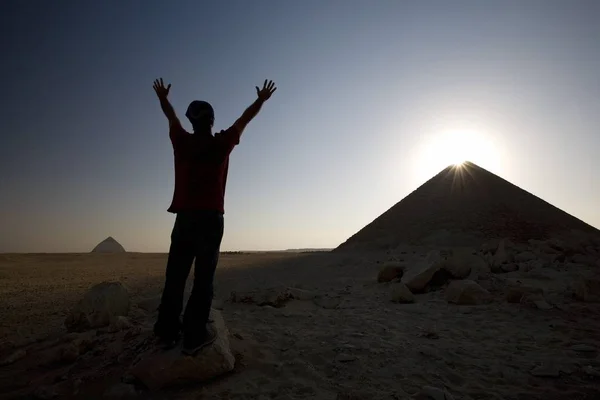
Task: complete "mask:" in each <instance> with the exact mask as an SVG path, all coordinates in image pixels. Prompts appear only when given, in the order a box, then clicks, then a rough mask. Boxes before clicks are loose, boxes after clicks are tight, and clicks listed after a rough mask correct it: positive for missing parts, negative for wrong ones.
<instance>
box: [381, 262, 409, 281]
mask: <svg viewBox="0 0 600 400" xmlns="http://www.w3.org/2000/svg"><path fill="white" fill-rule="evenodd" d="M403 274H404V267H403V266H402V265H398V264H386V265H385V266H384V267H383V268H382V269H381V270H380V271H379V273H378V274H377V282H379V283H382V282H391V281H393V280H394V279H402V275H403Z"/></svg>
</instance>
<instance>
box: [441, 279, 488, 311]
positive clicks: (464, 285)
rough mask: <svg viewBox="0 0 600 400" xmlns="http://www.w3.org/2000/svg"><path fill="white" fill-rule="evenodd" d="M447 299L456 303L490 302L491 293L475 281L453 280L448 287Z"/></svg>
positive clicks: (474, 303) (475, 303)
mask: <svg viewBox="0 0 600 400" xmlns="http://www.w3.org/2000/svg"><path fill="white" fill-rule="evenodd" d="M446 300H448V302H449V303H454V304H463V305H477V304H483V303H487V302H489V301H490V300H491V295H490V292H488V291H487V290H485V289H484V288H482V287H481V286H479V285H478V284H477V282H475V281H471V280H462V281H452V282H451V283H450V285H448V287H447V288H446Z"/></svg>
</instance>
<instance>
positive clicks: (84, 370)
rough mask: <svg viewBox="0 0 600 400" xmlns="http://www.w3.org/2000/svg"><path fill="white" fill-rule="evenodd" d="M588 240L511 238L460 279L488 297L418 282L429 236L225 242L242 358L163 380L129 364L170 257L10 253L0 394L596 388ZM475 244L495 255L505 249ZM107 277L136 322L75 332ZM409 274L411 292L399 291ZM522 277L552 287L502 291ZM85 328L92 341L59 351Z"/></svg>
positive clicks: (1, 270)
mask: <svg viewBox="0 0 600 400" xmlns="http://www.w3.org/2000/svg"><path fill="white" fill-rule="evenodd" d="M495 246H497V243H495V244H494V245H493V246H492V247H495ZM503 246H504V245H502V247H503ZM532 246H533V245H532ZM535 246H537V247H536V248H539V247H540V246H541V245H540V244H539V243H538V244H535ZM535 246H534V247H535ZM488 247H489V246H488ZM506 248H507V249H508V246H506ZM590 248H591V249H590ZM504 250H505V249H504V248H503V249H502V251H504ZM588 250H590V252H591V254H592V255H591V256H589V255H588V256H586V257H587V258H581V257H579V259H573V258H574V257H576V255H575V256H574V255H572V252H571V253H569V256H568V257H566V258H565V257H562V258H561V257H560V256H559V257H555V256H553V257H551V261H546V262H538V263H536V262H537V261H539V260H532V259H531V258H533V257H524V256H522V255H523V254H527V253H529V254H530V255H531V253H532V252H536V254H538V255H540V257H541V256H542V255H543V254H542V253H540V252H538V251H537V250H536V249H532V248H531V246H530V248H525V247H523V246H514V249H513V252H514V255H513V256H511V260H522V261H521V262H520V263H517V261H515V263H514V264H510V265H516V267H514V268H513V267H507V265H509V264H507V263H506V262H504V263H503V264H502V268H504V270H502V269H498V268H496V269H495V270H489V269H487V268H483V269H482V270H478V271H475V270H474V267H473V268H472V270H471V271H470V273H469V276H468V277H466V276H463V278H468V279H469V282H476V285H480V288H481V290H483V291H485V293H486V294H485V296H484V298H481V299H480V298H479V297H478V294H477V293H475V294H474V295H473V296H470V295H469V293H464V294H465V296H463V295H462V294H461V295H460V296H458V298H457V297H454V298H453V297H452V296H453V295H452V294H451V293H450V292H451V289H450V285H452V284H453V283H455V280H454V279H450V278H451V277H450V278H449V277H446V279H444V281H443V282H438V284H436V285H435V286H433V285H430V286H428V287H427V288H425V289H424V290H416V289H414V288H415V286H414V282H415V278H414V277H415V276H422V274H423V271H426V270H424V269H423V268H424V267H423V266H425V267H426V266H427V265H431V261H432V254H433V258H434V259H438V260H439V258H440V255H439V253H440V250H439V249H436V248H433V247H429V248H425V247H415V246H412V247H411V246H405V247H403V248H398V249H395V250H394V251H388V252H375V253H366V252H362V253H349V252H327V253H302V254H294V253H277V252H272V253H225V254H222V256H221V261H220V264H219V267H218V270H217V276H216V294H215V301H214V304H213V308H214V309H215V310H219V311H220V312H221V313H222V317H223V320H224V323H225V325H226V327H227V329H228V337H229V344H230V347H231V352H232V354H233V355H234V357H235V367H234V369H233V371H231V372H229V373H227V374H224V375H222V376H220V377H218V378H216V379H212V380H210V381H208V382H202V383H188V384H181V385H175V386H169V387H165V388H161V389H158V390H148V388H144V387H143V385H140V384H139V382H137V383H136V382H133V383H132V382H131V381H127V380H126V379H124V377H125V376H126V375H127V370H128V368H129V367H130V365H131V364H132V363H133V362H135V358H136V357H137V356H138V354H137V353H139V352H140V351H142V350H140V349H141V348H142V347H143V346H146V347H148V346H149V345H148V343H149V340H150V339H149V338H151V336H152V335H151V328H152V323H153V318H154V316H155V312H154V310H153V309H152V307H144V304H146V305H147V304H148V302H150V303H152V301H156V299H157V298H158V296H159V295H160V291H161V288H162V284H163V275H164V267H165V263H166V257H167V256H166V254H141V253H124V254H2V255H0V301H1V307H0V313H1V315H0V321H1V327H0V339H1V341H2V345H1V348H0V360H1V361H0V364H3V365H2V366H0V398H6V399H13V398H15V399H16V398H40V399H41V398H65V399H76V398H78V399H79V398H80V399H92V398H127V396H130V397H132V398H144V399H161V398H169V399H305V398H312V399H332V400H335V399H340V400H341V399H365V400H366V399H405V398H407V399H409V398H422V399H442V400H443V399H506V400H507V399H522V400H525V399H540V400H542V399H544V400H551V399H570V400H576V399H598V398H600V357H599V350H600V333H599V332H600V303H597V302H595V301H594V299H595V298H594V296H593V295H595V294H593V293H592V294H589V293H587V292H586V293H585V294H583V295H581V294H580V296H579V297H580V298H579V300H578V299H576V298H574V295H573V293H574V290H575V291H576V289H573V288H577V287H578V286H577V285H578V284H582V283H581V282H582V279H583V278H589V277H593V276H595V275H596V274H597V271H598V268H599V266H598V265H596V264H595V260H597V259H598V257H597V256H596V254H600V249H598V248H594V247H593V246H588ZM597 250H598V251H599V252H598V253H596V251H597ZM471 252H472V253H473V254H471V256H473V257H479V258H478V260H479V261H481V260H488V261H489V262H490V263H492V264H493V262H494V257H498V254H499V253H500V252H501V251H500V249H499V248H495V249H494V248H493V249H491V250H490V251H489V253H487V254H486V250H485V249H483V250H481V249H474V250H472V251H471ZM443 254H448V253H447V252H446V253H444V252H442V257H443ZM457 254H458V253H457ZM502 256H503V257H504V256H506V255H502ZM528 258H529V259H528ZM542 258H543V257H542ZM527 259H528V260H527ZM462 260H463V261H461V262H463V263H471V261H472V260H471V259H469V260H471V261H468V262H467V261H464V260H466V259H465V258H464V257H463V259H462ZM523 260H526V261H523ZM382 269H383V270H384V271H387V272H390V271H392V273H393V274H396V273H397V272H398V271H399V270H402V273H400V275H396V276H389V277H387V278H386V277H385V276H383V275H385V273H383V275H382V272H381V271H382ZM467 272H469V271H467ZM402 274H403V275H404V277H402ZM415 274H416V275H415ZM419 274H421V275H419ZM407 277H408V279H407ZM411 279H412V280H411ZM104 281H120V282H122V283H123V284H124V286H125V287H126V288H127V291H128V293H129V296H130V298H131V304H132V306H131V310H130V312H129V315H128V317H127V318H128V319H129V324H128V326H127V328H126V329H123V330H119V329H117V330H107V329H103V328H99V329H93V330H89V331H87V332H81V333H67V330H66V328H65V325H64V321H65V318H66V317H67V316H68V314H69V312H70V310H71V309H72V308H73V307H74V306H75V305H76V303H77V302H78V301H79V300H80V299H81V298H82V296H83V295H84V294H85V293H86V291H87V290H88V289H89V288H90V287H91V286H93V285H95V284H98V283H100V282H104ZM456 281H459V280H456ZM401 282H405V283H406V286H405V285H404V283H401ZM189 283H191V282H189ZM588 283H589V282H588ZM400 285H401V286H402V290H405V289H406V287H407V286H408V287H410V288H411V291H414V292H415V294H414V295H412V294H411V293H408V294H406V293H405V292H402V293H403V294H402V295H397V294H396V293H397V292H396V291H397V290H398V288H399V287H400ZM523 287H528V288H530V289H528V290H531V288H539V289H540V290H541V291H543V295H542V297H541V298H540V297H533V298H531V299H530V300H531V301H527V296H522V297H519V298H518V299H517V300H516V301H514V300H509V301H507V298H508V297H510V294H509V293H510V291H511V290H512V289H515V288H523ZM188 289H189V288H188ZM587 289H589V287H588V288H587ZM525 292H527V291H525ZM525 292H524V293H525ZM289 293H292V295H289ZM297 293H300V295H298V294H297ZM536 293H537V292H536ZM513 294H514V293H513ZM507 296H508V297H507ZM582 297H586V298H585V299H584V298H582ZM260 299H267V300H266V301H262V300H260ZM457 299H458V300H457ZM465 299H466V300H465ZM392 300H394V301H392ZM86 335H87V336H86ZM77 340H78V341H79V342H77V343H83V342H84V341H85V343H86V346H85V350H81V349H78V350H76V351H75V353H74V354H71V355H69V352H68V351H67V352H65V350H61V349H64V348H65V347H64V346H65V345H67V346H68V345H69V344H70V343H72V342H74V341H77ZM200 357H201V356H200ZM123 382H127V383H123ZM28 396H29V397H28Z"/></svg>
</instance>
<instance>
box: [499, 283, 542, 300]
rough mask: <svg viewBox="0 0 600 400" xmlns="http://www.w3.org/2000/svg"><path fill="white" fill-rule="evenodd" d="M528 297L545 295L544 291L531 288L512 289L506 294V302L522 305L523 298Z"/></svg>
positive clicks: (519, 287) (518, 287)
mask: <svg viewBox="0 0 600 400" xmlns="http://www.w3.org/2000/svg"><path fill="white" fill-rule="evenodd" d="M528 295H541V296H543V295H544V291H543V290H542V289H540V288H535V287H529V286H517V287H511V288H509V289H508V292H507V293H506V301H507V302H509V303H521V301H522V300H523V298H524V297H525V296H528Z"/></svg>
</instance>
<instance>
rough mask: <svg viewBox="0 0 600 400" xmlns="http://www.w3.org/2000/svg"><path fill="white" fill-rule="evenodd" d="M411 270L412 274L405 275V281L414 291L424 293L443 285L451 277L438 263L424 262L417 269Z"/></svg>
mask: <svg viewBox="0 0 600 400" xmlns="http://www.w3.org/2000/svg"><path fill="white" fill-rule="evenodd" d="M411 272H412V273H411V275H410V276H405V279H403V283H404V284H405V285H406V287H407V288H408V289H409V290H410V291H411V292H412V293H424V292H426V291H427V290H428V289H431V288H435V287H439V286H442V285H443V284H445V283H446V282H448V281H449V280H450V278H451V275H450V273H449V272H448V271H446V270H445V269H443V268H441V267H440V265H439V264H436V263H434V264H431V265H428V264H427V263H423V264H421V265H418V266H417V267H416V271H411Z"/></svg>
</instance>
